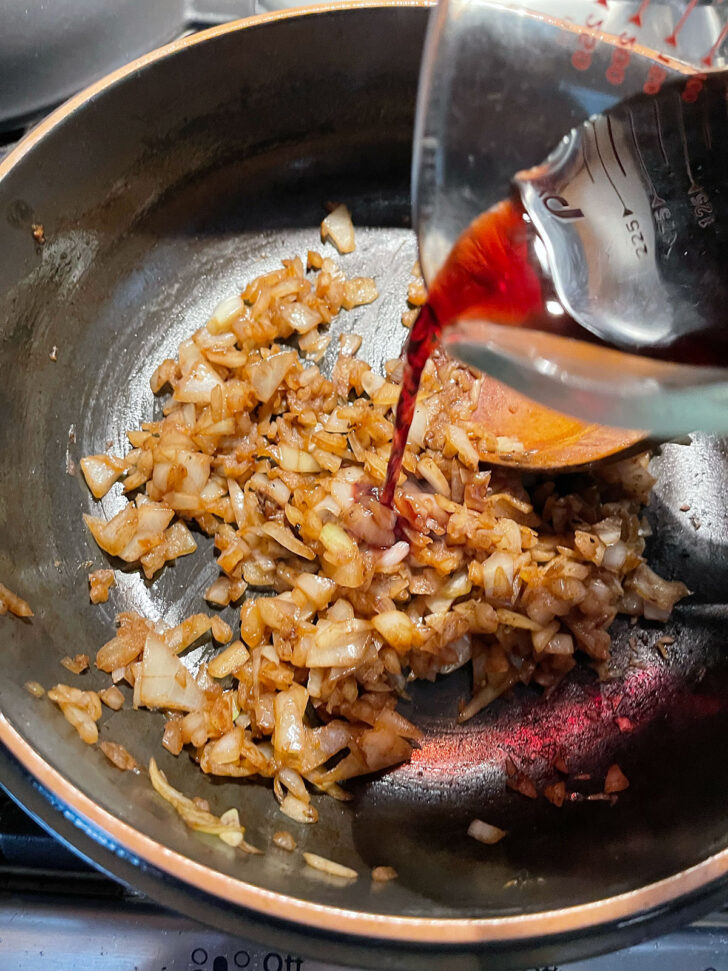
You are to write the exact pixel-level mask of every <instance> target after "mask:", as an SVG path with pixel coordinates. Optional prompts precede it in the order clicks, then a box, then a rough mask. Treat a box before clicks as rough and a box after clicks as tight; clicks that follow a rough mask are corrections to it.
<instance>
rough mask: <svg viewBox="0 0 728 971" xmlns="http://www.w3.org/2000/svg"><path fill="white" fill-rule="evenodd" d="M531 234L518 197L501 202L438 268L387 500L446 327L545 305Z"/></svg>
mask: <svg viewBox="0 0 728 971" xmlns="http://www.w3.org/2000/svg"><path fill="white" fill-rule="evenodd" d="M530 234H531V230H530V228H529V225H528V224H527V223H526V221H525V220H524V212H523V209H522V208H521V207H520V205H519V203H518V202H516V201H507V202H501V203H499V204H498V205H497V206H494V207H493V208H492V209H489V210H488V211H487V212H485V213H483V214H482V215H481V216H479V217H478V218H477V219H476V220H475V222H473V223H472V224H471V225H470V227H469V228H468V229H467V230H466V231H465V233H464V234H463V235H462V236H461V237H460V239H459V240H458V241H457V243H456V244H455V246H454V247H453V250H452V252H451V253H450V256H449V257H448V259H447V261H446V262H445V265H444V266H443V267H442V269H441V270H440V272H439V273H438V275H437V277H436V279H435V281H434V283H433V285H432V287H431V288H430V292H429V297H428V300H427V303H426V304H425V305H424V307H423V308H422V310H421V311H420V314H419V316H418V317H417V320H416V321H415V322H414V324H413V326H412V330H411V331H410V335H409V339H408V341H407V346H406V349H405V363H404V374H403V377H402V390H401V391H400V395H399V401H398V402H397V413H396V418H395V423H394V435H393V437H392V451H391V453H390V456H389V464H388V466H387V477H386V480H385V483H384V489H383V490H382V500H381V501H382V502H383V503H384V505H387V506H391V505H392V503H393V501H394V490H395V487H396V485H397V480H398V479H399V473H400V471H401V468H402V460H403V458H404V450H405V446H406V445H407V436H408V435H409V430H410V425H411V424H412V416H413V415H414V410H415V404H416V401H417V390H418V388H419V386H420V378H421V376H422V371H423V369H424V367H425V364H426V363H427V360H428V358H429V357H430V355H431V354H432V351H433V350H434V348H435V346H436V345H437V342H438V341H439V339H440V334H441V333H442V330H443V328H444V327H447V326H448V325H450V324H451V323H453V322H454V321H455V320H456V319H459V320H463V319H464V318H466V317H469V316H477V315H479V316H484V317H486V318H487V319H488V320H490V321H493V322H494V323H499V324H508V325H510V326H512V327H514V326H520V325H523V324H525V323H526V322H528V321H530V320H531V319H532V317H533V315H534V314H535V313H538V312H539V311H540V310H542V307H543V296H542V292H541V282H540V277H539V273H538V271H537V270H536V269H535V267H534V266H533V264H532V263H531V262H530V260H529V253H530V242H531V235H530Z"/></svg>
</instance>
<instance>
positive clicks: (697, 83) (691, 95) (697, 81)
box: [680, 74, 706, 105]
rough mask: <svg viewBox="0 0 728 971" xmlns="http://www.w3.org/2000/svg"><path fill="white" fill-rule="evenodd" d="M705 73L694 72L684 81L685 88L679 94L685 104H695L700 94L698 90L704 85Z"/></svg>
mask: <svg viewBox="0 0 728 971" xmlns="http://www.w3.org/2000/svg"><path fill="white" fill-rule="evenodd" d="M705 81H706V75H705V74H694V75H693V76H692V77H690V78H688V80H687V81H686V83H685V90H684V91H683V93H682V95H681V96H680V97H681V98H682V100H683V101H684V102H685V104H687V105H691V104H695V102H696V101H697V100H698V97H699V96H700V92H701V91H702V90H703V87H704V86H705Z"/></svg>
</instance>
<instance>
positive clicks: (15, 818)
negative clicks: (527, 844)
mask: <svg viewBox="0 0 728 971" xmlns="http://www.w3.org/2000/svg"><path fill="white" fill-rule="evenodd" d="M373 964H374V965H376V964H377V961H376V953H373ZM337 967H338V966H336V965H333V964H326V963H322V962H321V961H313V960H309V959H308V958H307V957H306V956H305V955H298V954H291V953H288V952H287V951H284V950H281V951H278V950H274V949H271V948H269V947H261V946H259V945H257V944H255V943H252V942H250V941H245V940H242V939H238V938H235V937H233V936H231V935H229V934H224V933H221V932H219V931H216V930H213V929H212V928H209V927H204V926H203V925H201V924H198V923H196V922H195V921H193V920H190V919H189V918H187V917H182V916H180V915H178V914H174V913H172V912H170V911H167V910H164V909H163V908H161V907H159V906H157V905H156V904H154V903H153V902H152V901H150V900H149V899H148V898H146V897H144V896H143V895H141V894H138V893H136V892H135V891H133V890H130V889H129V888H127V887H124V886H122V885H121V884H119V883H117V882H116V881H114V880H112V879H111V878H109V877H107V876H105V875H104V874H102V873H99V872H98V871H97V870H95V869H93V868H92V867H91V866H90V865H88V864H87V863H85V862H84V861H83V860H82V859H80V858H79V857H78V856H76V855H75V854H74V853H73V852H72V851H71V850H70V849H68V848H67V847H66V846H64V845H63V844H62V843H61V842H59V841H58V840H56V839H54V838H53V837H51V836H49V835H48V833H46V832H45V830H43V829H41V828H40V827H39V826H37V825H36V823H34V822H33V820H32V819H30V817H28V816H27V815H26V814H25V813H24V812H23V811H22V810H21V809H19V808H18V807H17V806H16V805H15V803H13V802H12V800H11V799H9V798H8V797H7V796H6V795H5V794H4V793H3V792H2V790H0V971H45V969H46V968H47V969H53V971H71V969H73V971H86V969H93V971H228V969H230V971H232V969H236V968H238V969H247V971H336V969H337ZM617 969H619V971H728V913H726V912H720V913H716V914H713V915H711V916H710V917H709V918H707V919H706V920H704V921H700V922H698V923H696V924H692V925H690V926H689V927H687V928H685V929H683V930H681V931H677V932H675V933H672V934H668V935H666V936H663V937H661V938H658V939H657V940H655V941H649V942H645V943H643V944H640V945H638V946H636V947H631V948H628V949H627V950H623V951H619V952H617V953H614V954H610V955H604V956H602V957H598V958H592V959H590V960H586V961H579V962H576V963H571V964H564V965H549V966H548V968H541V969H538V971H617ZM423 971H426V965H425V964H424V963H423ZM524 971H526V969H524Z"/></svg>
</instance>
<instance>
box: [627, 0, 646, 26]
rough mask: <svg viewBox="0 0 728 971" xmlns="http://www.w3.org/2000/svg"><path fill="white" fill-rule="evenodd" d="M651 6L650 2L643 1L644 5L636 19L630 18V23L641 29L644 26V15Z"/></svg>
mask: <svg viewBox="0 0 728 971" xmlns="http://www.w3.org/2000/svg"><path fill="white" fill-rule="evenodd" d="M649 5H650V0H642V3H641V4H640V7H639V10H638V11H637V13H636V14H635V15H634V17H630V18H629V22H630V23H631V24H634V25H635V26H636V27H641V26H642V14H643V13H644V12H645V10H647V8H648V7H649Z"/></svg>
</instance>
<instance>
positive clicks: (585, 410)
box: [414, 0, 728, 437]
mask: <svg viewBox="0 0 728 971" xmlns="http://www.w3.org/2000/svg"><path fill="white" fill-rule="evenodd" d="M727 35H728V16H726V13H724V10H723V8H722V7H720V6H713V5H699V4H698V3H697V0H689V2H687V3H685V2H683V3H679V4H678V3H670V2H659V0H642V2H641V3H637V2H633V3H632V2H630V3H625V2H618V0H597V2H590V3H585V2H583V0H530V2H529V0H524V2H523V3H517V4H502V3H494V2H485V0H443V2H441V5H440V7H439V8H438V9H437V11H436V12H435V14H434V15H433V20H432V22H431V26H430V32H429V36H428V42H427V45H426V55H425V61H424V66H423V73H422V78H421V85H420V102H419V105H418V124H417V131H416V157H415V163H414V176H415V215H416V220H417V229H418V236H419V241H420V253H421V261H422V266H423V272H424V273H425V277H426V279H427V280H428V282H431V281H432V280H433V279H434V276H435V274H436V272H437V270H438V269H440V267H441V266H442V264H443V262H444V261H445V259H446V257H447V255H448V253H449V252H450V250H451V248H452V246H453V244H454V242H455V241H456V239H457V238H458V237H459V235H460V234H461V232H462V231H463V230H464V229H465V228H466V227H467V226H468V225H469V224H470V223H471V221H472V220H473V219H474V218H475V217H476V216H477V215H478V214H479V213H481V212H483V211H484V210H486V209H488V208H489V207H490V206H492V205H493V204H494V203H496V202H498V201H499V200H501V199H503V198H507V197H508V196H509V194H510V192H511V191H512V186H513V178H514V176H515V174H516V173H517V172H519V171H521V170H524V169H527V170H531V171H530V172H526V173H525V175H523V176H522V177H521V179H520V180H517V181H519V182H520V186H519V188H520V192H521V201H522V202H523V203H524V205H525V209H526V211H527V212H528V213H529V215H530V216H531V218H532V224H533V225H534V227H535V228H537V229H538V230H539V233H540V237H541V239H540V240H537V242H541V243H545V244H546V245H542V246H541V250H542V252H541V257H542V261H543V262H544V264H545V265H546V275H547V277H549V278H550V279H551V280H552V282H554V293H553V299H552V300H547V301H546V305H545V314H546V316H551V317H559V316H560V315H562V314H563V313H564V307H567V308H568V309H569V310H570V311H571V313H572V315H573V316H574V317H576V319H577V320H578V321H579V322H581V317H580V314H579V312H578V311H579V303H578V300H577V301H576V304H575V302H574V296H575V294H574V280H573V279H572V281H571V283H572V292H571V298H572V299H571V301H570V300H569V294H568V293H565V290H564V287H563V286H559V285H558V284H559V279H558V276H559V274H558V272H557V273H554V272H553V270H554V265H555V266H556V269H557V271H558V270H559V268H560V267H561V268H563V260H562V259H560V258H558V256H557V257H556V258H555V252H556V249H557V247H554V246H553V245H552V243H553V236H554V234H556V235H557V236H558V235H559V233H560V234H561V242H562V243H563V242H564V241H566V249H564V248H563V247H562V251H561V252H562V256H563V253H565V252H567V253H568V252H569V246H571V247H572V249H573V245H574V242H575V236H574V234H573V233H572V237H571V239H569V237H568V233H566V232H565V230H566V228H567V226H568V224H569V217H570V215H573V212H574V211H575V210H576V209H578V208H579V207H578V206H575V205H571V204H570V202H569V200H568V194H567V193H566V189H565V186H566V188H568V189H569V190H571V188H572V184H571V183H570V182H569V177H571V176H573V172H574V167H573V165H572V167H571V169H570V170H569V172H570V175H569V177H567V178H566V181H564V179H563V176H564V175H565V173H566V171H567V169H568V166H567V167H566V168H564V166H563V164H562V163H563V158H564V156H565V155H568V152H567V151H566V149H565V145H564V144H562V145H561V147H560V151H561V161H559V157H558V156H559V152H557V153H556V156H552V157H551V158H550V159H549V162H548V163H547V165H546V166H541V167H540V168H538V169H536V170H535V173H534V171H533V168H532V167H533V166H534V165H537V164H538V163H541V162H543V161H544V160H545V159H546V158H547V156H548V155H549V153H550V152H551V150H552V149H553V148H554V146H555V145H556V144H557V143H558V142H559V138H560V136H562V135H563V134H564V133H565V132H568V131H569V130H570V129H572V128H578V126H579V125H580V123H582V122H583V121H584V119H586V118H588V117H589V116H591V115H594V114H596V113H600V112H604V111H605V110H607V109H610V108H613V106H614V105H615V104H617V102H620V101H622V100H623V99H625V98H629V97H630V96H633V95H635V94H636V93H639V92H643V93H644V94H645V95H646V96H648V97H649V96H658V98H659V97H661V95H660V92H662V91H665V92H667V93H670V91H671V88H670V85H671V83H675V81H681V84H680V85H679V88H680V91H679V95H677V94H676V95H675V97H679V98H680V99H681V106H682V107H683V108H686V109H687V107H688V106H689V105H690V104H691V103H692V102H695V101H697V100H698V99H699V97H700V95H701V87H702V86H703V83H704V82H703V79H704V78H705V75H706V74H707V72H710V71H715V70H716V69H720V68H722V67H724V66H725V47H726V44H725V42H726V37H727ZM676 90H677V89H676ZM671 97H672V95H671ZM645 100H646V99H645ZM672 119H673V121H672V127H671V128H670V130H666V131H665V138H666V141H668V142H669V141H670V140H671V139H672V141H674V140H675V137H676V131H675V130H673V129H676V127H678V122H679V112H678V114H677V115H675V113H674V112H673V116H672ZM577 136H578V137H582V136H583V129H582V130H581V135H579V133H578V132H577V133H576V134H575V135H573V136H571V141H570V142H569V144H571V146H572V148H573V147H574V145H575V144H576V143H577V142H578V137H577ZM613 147H614V146H608V149H606V150H605V153H604V154H605V156H606V155H607V152H611V150H612V148H613ZM723 150H724V151H725V153H726V161H728V146H726V145H724V146H723ZM615 159H616V156H611V155H610V156H609V163H610V165H613V164H614V163H615ZM559 165H561V168H560V169H559ZM595 167H596V168H598V170H599V171H598V176H599V178H598V179H597V181H601V183H602V184H604V183H606V181H608V178H609V165H605V166H603V167H599V161H598V159H597V160H596V161H595ZM724 168H728V166H724ZM555 173H560V175H561V176H562V179H561V182H560V183H559V182H558V179H557V180H556V181H554V179H553V176H554V174H555ZM549 179H551V181H549ZM572 181H573V180H572ZM635 184H636V183H635ZM694 187H695V188H701V187H700V186H694ZM633 188H634V186H633ZM726 188H728V187H726ZM608 191H611V190H609V187H608ZM640 191H641V190H640ZM613 199H614V202H615V203H616V204H617V205H618V206H619V205H620V204H619V203H618V202H617V199H616V195H615V196H613ZM593 201H594V200H592V202H593ZM661 201H663V200H661ZM720 201H723V200H720ZM596 202H597V204H596V205H591V207H590V210H589V217H590V219H591V220H592V224H594V220H597V221H599V222H600V225H601V227H602V235H601V237H600V234H599V232H597V233H596V238H597V241H599V239H601V241H602V244H603V245H602V247H601V250H600V249H599V247H598V246H597V247H594V246H592V251H591V265H590V266H589V267H588V269H589V272H588V273H587V274H586V275H582V278H581V280H580V281H579V280H577V284H579V285H581V287H582V296H583V295H584V294H586V296H587V298H589V299H591V298H593V296H594V294H595V293H597V294H599V295H600V297H601V300H602V303H604V301H605V300H607V301H608V300H609V299H612V298H613V299H615V300H616V298H618V297H619V296H620V282H621V281H624V280H628V279H629V275H630V268H629V266H621V267H620V266H617V267H615V265H614V262H615V253H614V252H610V239H611V237H612V235H613V233H614V231H615V226H616V230H617V232H624V233H627V230H629V233H627V235H626V237H625V238H626V239H627V240H629V239H630V237H631V236H635V237H636V238H637V239H638V242H639V236H640V235H643V236H644V238H645V239H646V240H647V241H649V245H650V248H653V245H654V243H655V240H656V238H657V237H658V236H659V234H660V230H661V227H662V228H663V229H664V223H665V219H667V223H668V224H669V217H670V215H671V214H670V212H669V211H668V212H667V215H666V213H665V210H666V209H667V210H669V206H667V207H666V206H664V205H663V206H661V207H659V206H658V207H651V205H650V203H649V202H648V205H647V208H646V211H645V210H644V207H643V209H642V210H640V214H639V218H638V217H637V216H636V215H635V213H636V212H637V207H636V206H635V205H633V204H632V199H631V198H630V199H628V200H627V202H626V203H625V204H623V205H622V206H621V208H620V209H619V211H618V212H617V220H616V224H615V222H614V220H612V222H611V224H610V219H609V218H608V217H609V216H610V214H611V210H610V205H609V204H608V203H604V197H603V196H602V197H599V196H598V194H597V197H596ZM539 217H540V222H539ZM640 219H641V220H642V223H641V224H640ZM725 219H726V221H728V211H726V213H725ZM635 220H636V221H637V222H638V224H639V225H638V227H637V229H635V228H634V225H633V224H634V222H635ZM660 220H662V221H663V222H662V223H661V222H660ZM622 223H623V225H622ZM608 224H609V225H608ZM630 226H632V229H630ZM549 227H551V228H549ZM605 227H606V228H605ZM571 228H572V229H573V226H572V227H571ZM557 230H558V232H557ZM680 242H681V243H682V240H681V241H680ZM628 245H629V243H628ZM536 250H537V251H538V246H536ZM549 256H550V257H551V261H552V265H551V266H548V258H549ZM634 258H635V259H638V258H639V257H638V256H635V257H634ZM562 276H563V274H562ZM561 283H562V284H563V280H561ZM696 285H698V286H699V281H696ZM643 292H644V293H646V294H647V297H648V298H650V297H651V296H654V300H652V299H647V300H646V301H645V304H644V306H643V307H635V308H633V310H634V312H633V314H632V324H633V325H634V324H635V322H636V323H637V324H639V317H640V315H642V325H643V329H644V330H645V331H646V332H649V333H654V328H655V327H659V326H661V323H660V319H659V318H660V307H659V306H658V304H659V300H658V297H659V296H660V294H659V292H658V288H657V287H655V288H654V292H653V290H651V289H650V287H649V286H646V285H644V281H643ZM627 296H628V295H627ZM663 297H664V295H663ZM587 302H589V300H587ZM583 303H584V301H583V300H582V309H583ZM618 303H619V301H618V300H617V304H618ZM575 308H576V312H575ZM622 309H624V308H622ZM618 310H619V308H618ZM615 322H617V318H616V316H614V315H613V323H615ZM551 323H553V321H551ZM651 328H652V330H651ZM544 330H545V331H551V333H543V331H544ZM553 331H554V328H553V327H552V326H550V325H549V322H548V321H545V325H544V327H538V326H537V327H535V328H533V329H527V330H523V329H520V328H519V329H510V328H508V327H502V326H498V325H493V324H489V322H488V321H487V320H483V319H476V320H472V319H471V320H468V321H467V322H461V323H460V324H459V325H458V326H455V327H451V328H449V329H446V331H445V333H444V335H443V342H444V343H445V344H446V346H448V348H449V349H450V350H451V351H452V352H453V353H455V355H456V356H459V357H460V358H461V359H463V360H465V361H466V362H467V363H470V364H473V365H475V366H477V367H479V368H480V369H481V370H484V371H486V372H487V373H489V374H491V375H493V376H495V377H497V378H500V379H501V380H504V381H505V382H506V383H508V384H510V385H511V386H513V387H515V388H517V389H518V390H520V391H523V392H524V393H526V394H528V395H529V396H530V397H532V398H535V399H537V400H539V401H542V402H544V403H546V404H549V405H551V406H552V407H555V408H558V409H559V410H561V411H566V412H569V413H572V414H575V415H577V416H579V417H581V418H587V419H589V420H595V421H599V422H602V423H609V424H621V425H623V426H625V427H631V428H635V427H642V428H645V429H649V430H650V431H651V432H653V433H655V434H656V435H660V436H664V437H669V436H673V435H676V434H680V433H683V432H685V431H690V430H693V429H695V428H701V429H703V430H707V431H722V432H725V431H726V430H728V371H727V370H723V369H722V368H718V367H697V366H692V365H686V364H681V363H674V362H671V363H668V362H665V361H661V360H657V359H655V357H653V356H652V355H649V353H648V355H645V354H644V353H642V354H633V353H624V352H623V351H620V350H613V349H608V348H606V347H599V346H596V345H594V344H584V342H582V341H576V340H573V339H564V338H561V337H558V336H554V334H553ZM592 331H593V332H594V333H597V334H598V336H601V337H603V338H604V339H605V340H606V341H607V342H609V343H617V344H620V345H621V346H622V347H624V346H625V345H628V344H629V341H624V340H613V339H612V335H611V334H610V333H599V331H598V329H597V330H596V331H595V330H594V328H592ZM616 336H621V337H622V338H623V337H624V333H622V334H621V335H616ZM643 336H644V335H643ZM643 343H649V341H647V342H643ZM627 349H628V350H629V349H630V348H629V347H627Z"/></svg>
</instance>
